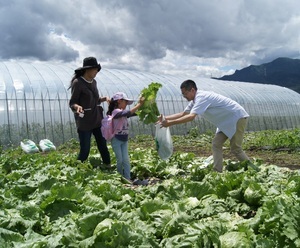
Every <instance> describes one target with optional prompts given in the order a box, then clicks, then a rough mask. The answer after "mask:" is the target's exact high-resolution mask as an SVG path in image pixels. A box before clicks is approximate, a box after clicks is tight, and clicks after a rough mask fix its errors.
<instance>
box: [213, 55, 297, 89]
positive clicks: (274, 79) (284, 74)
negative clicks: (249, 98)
mask: <svg viewBox="0 0 300 248" xmlns="http://www.w3.org/2000/svg"><path fill="white" fill-rule="evenodd" d="M213 79H217V80H226V81H241V82H250V83H260V84H274V85H279V86H283V87H286V88H289V89H291V90H294V91H296V92H298V93H300V59H291V58H286V57H279V58H277V59H275V60H273V61H271V62H269V63H264V64H261V65H250V66H248V67H245V68H243V69H241V70H236V71H235V72H234V73H233V74H232V75H225V76H223V77H220V78H213Z"/></svg>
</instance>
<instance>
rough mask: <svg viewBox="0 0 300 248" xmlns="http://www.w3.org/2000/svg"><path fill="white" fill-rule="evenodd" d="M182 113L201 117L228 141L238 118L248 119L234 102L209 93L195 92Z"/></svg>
mask: <svg viewBox="0 0 300 248" xmlns="http://www.w3.org/2000/svg"><path fill="white" fill-rule="evenodd" d="M184 112H187V113H194V114H197V115H200V116H202V117H203V118H205V119H206V120H208V121H209V122H211V123H212V124H214V125H215V126H216V127H217V132H223V133H224V134H225V135H226V136H227V137H228V138H229V139H231V138H232V136H233V135H234V134H235V131H236V123H237V121H238V120H239V119H240V118H245V117H249V114H248V113H247V112H246V111H245V109H244V108H243V107H242V106H241V105H239V104H238V103H237V102H236V101H234V100H232V99H230V98H228V97H225V96H222V95H219V94H217V93H214V92H210V91H200V90H197V92H196V96H195V99H194V101H191V102H190V103H189V104H188V106H187V107H186V108H185V110H184Z"/></svg>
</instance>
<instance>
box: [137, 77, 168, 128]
mask: <svg viewBox="0 0 300 248" xmlns="http://www.w3.org/2000/svg"><path fill="white" fill-rule="evenodd" d="M160 87H162V85H161V84H160V83H156V82H152V83H151V84H149V86H148V87H147V88H144V89H143V90H142V91H141V94H140V95H141V97H144V98H145V102H144V104H143V105H142V106H141V107H140V108H139V110H138V111H137V112H136V114H137V115H138V116H139V119H140V121H142V122H144V123H145V124H150V123H155V122H156V121H157V116H158V115H159V110H158V108H157V104H156V95H157V92H158V90H159V89H160Z"/></svg>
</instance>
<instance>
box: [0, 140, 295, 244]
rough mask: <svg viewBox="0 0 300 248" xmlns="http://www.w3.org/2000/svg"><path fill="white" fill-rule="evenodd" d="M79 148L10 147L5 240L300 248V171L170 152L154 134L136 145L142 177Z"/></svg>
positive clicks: (0, 196) (1, 198)
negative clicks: (163, 151) (136, 181)
mask: <svg viewBox="0 0 300 248" xmlns="http://www.w3.org/2000/svg"><path fill="white" fill-rule="evenodd" d="M253 137H254V136H253ZM258 137H259V136H257V135H256V136H255V137H254V138H255V139H258V140H259V139H260V138H258ZM273 137H274V136H273ZM254 138H253V139H254ZM185 139H186V140H187V139H188V137H185ZM249 139H250V138H249ZM261 140H263V139H261ZM248 142H250V141H248ZM283 142H286V141H285V140H284V141H283ZM77 148H78V143H76V142H75V141H70V142H69V143H67V144H65V145H63V146H61V147H58V149H57V150H56V151H52V152H49V153H37V154H25V153H23V152H22V150H21V149H20V148H12V149H8V150H3V151H2V154H1V156H0V170H1V174H0V206H1V207H0V244H1V247H225V248H226V247H272V248H274V247H300V238H299V237H300V228H299V223H300V212H299V209H300V200H299V196H300V175H299V172H298V170H294V171H292V170H289V169H286V168H281V167H278V166H276V165H266V164H264V163H263V162H261V161H259V160H254V164H255V165H256V166H258V167H259V168H260V171H259V172H256V171H254V170H252V169H251V168H248V167H247V164H245V163H234V162H232V161H226V163H227V167H228V169H229V170H227V171H226V172H225V173H215V172H213V171H211V161H212V160H211V157H208V158H206V157H203V158H202V157H195V155H194V154H192V153H183V152H176V153H174V155H173V156H172V157H171V158H170V159H169V160H167V161H162V160H160V159H159V157H158V156H157V153H156V151H155V149H154V142H153V147H149V148H147V149H143V148H134V149H132V150H130V159H131V162H132V173H133V175H134V177H138V178H140V179H144V178H147V179H149V182H153V183H150V184H149V185H148V186H132V185H130V184H128V183H127V182H126V181H123V179H122V178H121V177H120V176H119V175H118V174H117V173H116V170H115V168H114V167H113V168H112V169H111V170H105V169H99V168H94V165H96V164H98V163H99V157H98V155H97V151H96V150H95V148H93V150H92V151H91V152H92V156H91V158H90V160H89V161H88V162H86V163H79V162H78V161H77V160H76V152H77V150H76V149H77Z"/></svg>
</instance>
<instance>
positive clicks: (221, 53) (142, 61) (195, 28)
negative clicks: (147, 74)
mask: <svg viewBox="0 0 300 248" xmlns="http://www.w3.org/2000/svg"><path fill="white" fill-rule="evenodd" d="M0 3H1V5H0V29H1V31H2V34H3V35H1V36H0V58H2V59H29V58H32V59H38V60H46V61H47V60H61V61H65V62H71V61H79V60H80V61H81V60H82V57H84V56H90V55H94V56H96V57H98V58H99V60H101V61H102V64H103V65H104V66H107V67H110V68H128V69H138V70H150V71H151V70H152V71H156V72H159V70H161V71H163V72H166V73H168V72H171V73H176V70H178V71H181V70H184V71H185V72H188V73H194V74H195V75H209V74H211V73H216V74H222V73H226V71H224V68H228V67H230V66H236V67H244V66H247V65H249V64H260V63H264V62H269V61H270V60H272V59H275V58H277V57H291V58H299V43H300V35H299V25H300V8H299V7H298V5H299V4H298V0H289V1H283V0H252V1H242V0H241V1H235V0H225V1H219V0H211V1H199V0H186V1H181V0H152V1H149V0H141V1H136V0H110V1H107V0H90V1H88V2H84V1H79V0H63V1H56V0H54V1H47V0H40V1H35V0H26V1H22V0H11V1H4V0H0ZM70 43H72V44H73V45H70ZM222 68H223V69H222ZM235 69H240V68H235Z"/></svg>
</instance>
